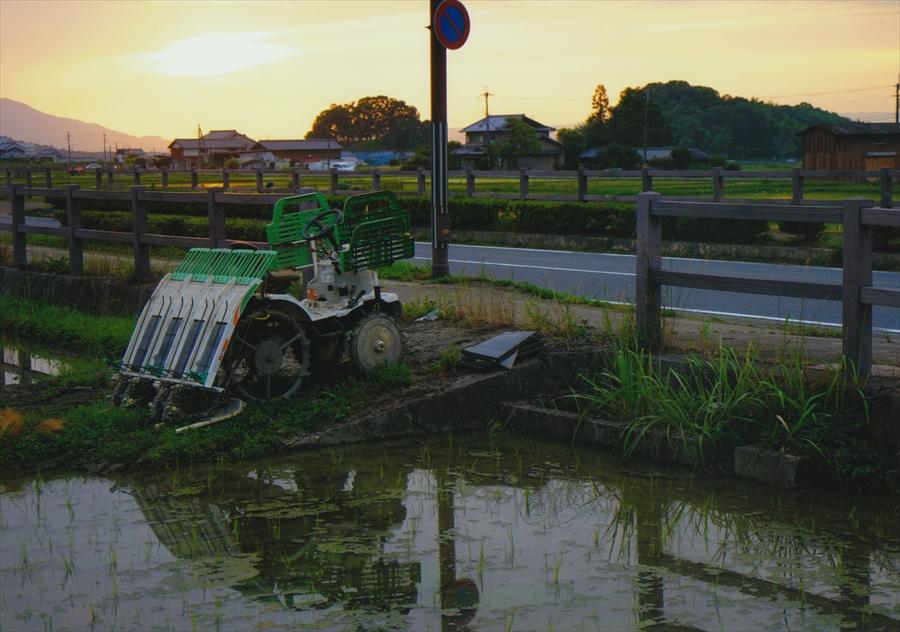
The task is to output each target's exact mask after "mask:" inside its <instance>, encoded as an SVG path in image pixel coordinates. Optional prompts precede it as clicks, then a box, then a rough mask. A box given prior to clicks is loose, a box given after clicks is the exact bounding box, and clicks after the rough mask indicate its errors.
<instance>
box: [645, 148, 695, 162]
mask: <svg viewBox="0 0 900 632" xmlns="http://www.w3.org/2000/svg"><path fill="white" fill-rule="evenodd" d="M673 149H675V147H647V153H646V155H644V148H643V147H640V148H638V149H635V151H636V152H637V155H638V156H640V157H641V162H650V161H651V160H665V159H666V158H671V157H672V150H673ZM688 151H690V152H691V160H692V161H694V162H707V161H709V154H707V153H706V152H705V151H703V150H702V149H689V150H688Z"/></svg>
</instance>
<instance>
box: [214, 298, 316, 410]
mask: <svg viewBox="0 0 900 632" xmlns="http://www.w3.org/2000/svg"><path fill="white" fill-rule="evenodd" d="M229 351H230V352H231V351H233V352H234V358H235V359H234V362H233V364H232V365H231V367H230V373H231V383H232V384H233V385H234V386H235V387H236V389H237V391H238V393H239V394H240V395H241V396H242V397H246V398H247V399H251V400H254V401H266V400H270V399H278V398H280V397H290V396H291V395H293V394H294V393H295V392H296V391H297V389H298V388H300V384H301V383H302V382H303V378H304V377H306V376H307V375H308V374H309V371H308V366H309V341H308V340H307V338H306V334H305V333H304V331H303V325H302V324H300V323H299V322H298V321H297V320H295V319H294V318H292V317H291V316H290V314H287V313H285V312H283V311H280V310H277V309H269V308H266V307H260V308H257V309H254V310H252V311H250V312H249V313H247V314H245V315H244V316H243V317H242V318H241V321H240V322H239V323H238V326H237V328H236V329H235V335H234V340H233V341H232V344H231V347H230V349H229Z"/></svg>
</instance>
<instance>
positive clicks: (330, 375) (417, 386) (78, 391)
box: [0, 319, 566, 416]
mask: <svg viewBox="0 0 900 632" xmlns="http://www.w3.org/2000/svg"><path fill="white" fill-rule="evenodd" d="M400 326H401V331H402V333H403V338H404V346H405V353H404V363H405V364H406V365H408V366H409V368H410V370H411V373H412V384H411V386H410V387H408V388H406V389H403V390H401V391H398V390H392V391H391V392H389V393H385V395H384V399H390V400H391V401H392V402H393V403H400V402H402V401H403V399H412V398H415V397H419V396H421V394H422V393H423V392H432V391H435V390H440V389H441V388H443V387H444V386H446V384H447V383H448V382H449V381H452V379H453V378H454V377H456V376H458V375H460V374H463V373H468V372H471V371H472V369H470V368H466V367H465V366H462V365H459V364H455V363H453V362H448V361H447V359H446V358H447V357H448V356H449V357H452V356H453V355H454V354H452V353H447V350H448V349H452V348H453V347H457V348H464V347H468V346H471V345H474V344H477V343H479V342H482V341H484V340H487V339H488V338H490V337H492V336H494V335H496V334H498V333H500V332H503V331H508V330H509V328H508V327H497V326H467V325H462V324H457V323H454V322H450V321H447V320H441V319H438V320H434V321H420V322H416V321H404V322H402V323H400ZM543 339H544V342H545V347H546V348H548V349H562V348H565V347H566V344H565V343H564V342H563V341H560V340H557V339H554V338H548V337H547V336H543ZM353 374H354V370H353V366H352V364H351V363H350V360H349V357H348V356H347V354H346V353H345V354H344V357H343V358H342V360H341V361H340V362H339V363H337V364H335V365H332V366H328V367H321V368H320V369H319V370H317V371H316V372H315V373H313V375H311V376H310V378H308V380H307V381H306V382H304V384H303V386H301V392H300V393H299V394H298V395H295V397H302V396H303V392H304V391H305V392H310V389H319V388H327V387H330V386H334V385H336V384H338V383H339V382H340V381H341V380H343V379H344V378H346V377H347V376H348V375H353ZM112 391H113V387H112V384H110V385H107V386H103V387H97V388H90V387H84V386H77V387H71V386H65V387H64V386H62V385H59V384H57V383H56V382H55V381H54V378H52V377H48V378H45V379H40V380H38V381H36V382H34V383H32V384H27V385H19V384H16V385H6V386H2V387H0V409H2V408H14V409H16V410H19V411H21V412H23V413H27V412H35V413H41V414H44V415H48V416H49V415H59V416H62V415H64V413H65V411H66V410H69V409H71V408H72V407H74V406H78V405H81V404H87V403H91V402H96V401H98V400H100V399H103V398H105V397H109V396H110V395H111V394H112ZM380 401H381V398H377V399H376V400H373V401H372V402H370V404H371V405H373V406H374V405H377V404H378V403H379V402H380Z"/></svg>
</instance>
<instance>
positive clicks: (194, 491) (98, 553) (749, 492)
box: [0, 438, 900, 631]
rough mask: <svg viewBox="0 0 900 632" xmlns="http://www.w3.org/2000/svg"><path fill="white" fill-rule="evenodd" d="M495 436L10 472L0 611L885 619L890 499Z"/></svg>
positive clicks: (354, 624)
mask: <svg viewBox="0 0 900 632" xmlns="http://www.w3.org/2000/svg"><path fill="white" fill-rule="evenodd" d="M501 443H502V444H503V446H502V447H500V446H498V445H497V444H495V443H492V442H489V441H486V440H484V441H470V442H468V443H467V444H466V445H463V446H461V445H459V444H458V443H457V444H453V443H447V442H435V443H430V444H428V445H425V446H420V445H419V446H414V445H401V444H397V445H388V446H359V447H352V448H346V449H341V450H337V451H320V452H310V453H304V454H299V455H295V456H290V457H284V458H279V459H277V460H273V461H270V462H262V463H253V464H250V465H238V466H233V465H230V464H229V465H227V466H226V465H225V464H222V465H220V466H218V467H215V468H205V469H198V470H195V471H193V472H183V471H182V472H175V473H169V474H166V475H163V476H157V477H153V478H152V479H146V478H145V479H129V480H121V481H118V483H117V485H118V486H117V487H114V488H113V489H109V485H110V483H108V482H104V481H102V480H100V479H59V480H55V481H50V482H47V483H38V482H36V481H30V482H25V483H24V485H23V487H22V488H21V489H20V490H19V491H18V492H12V491H8V492H7V493H6V494H4V495H0V519H2V522H0V528H2V536H3V537H2V539H0V552H2V556H0V565H2V569H0V572H2V576H3V580H4V581H3V582H2V589H0V590H2V598H3V604H4V608H3V611H2V613H0V627H2V628H3V629H19V628H26V629H40V628H42V627H46V626H47V624H48V621H47V617H51V618H53V619H54V620H53V621H52V624H53V625H52V627H53V628H54V629H82V628H84V627H89V626H90V624H92V623H93V624H94V625H97V626H98V627H102V628H106V627H117V628H143V627H160V628H169V629H189V628H191V627H192V626H193V627H200V628H213V627H221V628H223V629H235V628H240V629H253V628H259V629H261V628H270V627H275V628H279V627H283V628H286V629H300V628H306V627H314V628H316V629H321V628H325V629H354V628H357V629H415V630H460V631H462V630H483V629H515V630H519V629H526V630H530V629H548V628H551V629H582V628H584V629H611V630H620V629H639V628H640V629H659V630H695V629H779V630H780V629H785V628H790V629H826V630H838V629H867V630H869V629H873V630H896V629H898V627H900V603H898V599H900V598H898V594H900V535H898V532H900V527H898V525H900V515H898V509H897V506H896V503H893V504H892V503H884V502H882V503H878V504H876V505H875V506H872V505H871V504H867V503H864V502H862V501H859V500H858V499H849V500H848V499H843V500H842V499H840V498H836V497H833V496H828V497H824V496H823V497H813V496H810V495H779V494H777V493H773V492H772V490H768V489H764V488H757V487H753V486H750V487H744V486H739V487H737V486H735V484H734V483H724V484H723V483H717V482H715V481H712V482H705V483H704V482H699V481H696V480H692V479H691V478H690V477H687V476H686V475H685V474H684V473H683V472H679V471H669V470H660V469H659V468H655V467H647V468H640V467H638V468H637V469H635V467H636V466H634V465H633V464H632V465H629V466H628V468H629V469H624V466H622V465H621V464H619V463H618V462H617V461H615V460H613V459H611V458H607V457H605V456H603V455H601V454H598V453H597V452H595V451H587V452H578V451H572V450H570V449H569V448H568V447H566V446H560V445H552V444H547V443H533V442H528V441H520V440H518V439H516V440H513V439H510V438H503V439H502V440H501ZM69 555H71V556H72V558H73V560H72V561H71V562H66V561H65V560H66V559H67V556H69ZM16 560H18V562H17V561H16ZM13 577H15V578H17V580H18V581H10V578H13ZM73 584H74V585H73ZM35 586H40V587H42V590H34V589H33V588H34V587H35ZM51 586H54V587H56V586H58V587H60V588H62V589H61V590H48V588H49V587H51ZM76 594H77V595H78V599H77V600H76V599H74V598H73V597H72V595H76Z"/></svg>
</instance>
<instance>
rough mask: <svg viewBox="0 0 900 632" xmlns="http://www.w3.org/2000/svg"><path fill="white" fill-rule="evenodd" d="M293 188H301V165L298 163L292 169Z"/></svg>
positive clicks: (295, 189) (296, 189) (297, 189)
mask: <svg viewBox="0 0 900 632" xmlns="http://www.w3.org/2000/svg"><path fill="white" fill-rule="evenodd" d="M291 188H292V189H293V190H294V191H299V190H300V167H298V166H296V165H295V166H294V168H293V169H291Z"/></svg>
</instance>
